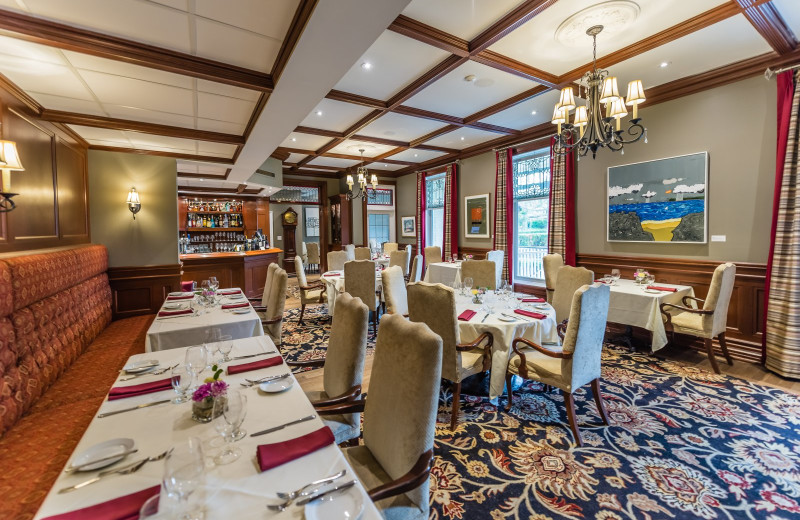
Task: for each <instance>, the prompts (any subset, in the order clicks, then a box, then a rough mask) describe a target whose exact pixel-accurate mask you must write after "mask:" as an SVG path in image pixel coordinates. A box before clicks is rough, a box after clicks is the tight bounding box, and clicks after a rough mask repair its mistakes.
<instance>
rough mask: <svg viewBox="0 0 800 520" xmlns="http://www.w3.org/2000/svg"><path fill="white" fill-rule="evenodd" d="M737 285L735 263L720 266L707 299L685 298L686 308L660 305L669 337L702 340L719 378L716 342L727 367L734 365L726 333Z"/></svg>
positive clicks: (715, 271)
mask: <svg viewBox="0 0 800 520" xmlns="http://www.w3.org/2000/svg"><path fill="white" fill-rule="evenodd" d="M735 281H736V265H734V264H732V263H730V262H729V263H726V264H721V265H719V266H717V268H716V269H714V275H713V276H712V277H711V285H710V286H709V287H708V294H707V295H706V299H705V300H703V299H700V298H692V297H691V296H684V297H683V300H682V303H683V305H675V304H672V303H662V304H661V314H662V315H663V318H664V322H665V324H664V327H665V328H666V329H667V330H668V331H670V333H671V334H670V335H671V336H674V334H675V333H676V332H677V333H678V334H689V335H691V336H695V337H698V338H703V339H704V340H705V344H706V351H707V352H708V360H709V361H710V362H711V368H713V369H714V372H716V373H717V374H719V365H717V359H716V357H715V356H714V344H713V342H714V338H715V337H716V338H717V339H718V340H719V346H720V347H721V348H722V355H723V356H725V361H727V362H728V365H731V366H732V365H733V359H731V355H730V354H729V353H728V344H727V342H726V341H725V329H726V327H727V320H728V305H729V304H730V301H731V293H732V292H733V285H734V282H735ZM691 302H696V303H701V304H703V308H702V309H697V308H696V305H693V304H692V303H691Z"/></svg>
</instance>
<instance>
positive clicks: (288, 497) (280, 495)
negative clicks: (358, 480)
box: [275, 469, 347, 500]
mask: <svg viewBox="0 0 800 520" xmlns="http://www.w3.org/2000/svg"><path fill="white" fill-rule="evenodd" d="M345 473H347V470H346V469H343V470H342V471H340V472H339V473H337V474H335V475H331V476H330V477H325V478H321V479H319V480H315V481H314V482H309V483H308V484H306V485H305V486H303V487H301V488H300V489H297V490H295V491H291V492H289V493H286V492H284V491H278V492H277V493H275V494H276V495H277V496H278V498H280V499H281V500H295V499H296V498H297V497H299V496H300V495H303V494H304V493H303V491H305V490H306V489H307V488H310V487H311V486H319V485H320V484H327V483H328V482H333V481H334V480H336V479H337V478H340V477H343V476H344V474H345Z"/></svg>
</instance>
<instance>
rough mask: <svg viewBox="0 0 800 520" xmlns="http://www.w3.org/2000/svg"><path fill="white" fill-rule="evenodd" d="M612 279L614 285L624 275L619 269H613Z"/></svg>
mask: <svg viewBox="0 0 800 520" xmlns="http://www.w3.org/2000/svg"><path fill="white" fill-rule="evenodd" d="M611 278H612V280H613V282H612V283H617V280H619V279H620V278H622V273H620V272H619V269H612V270H611Z"/></svg>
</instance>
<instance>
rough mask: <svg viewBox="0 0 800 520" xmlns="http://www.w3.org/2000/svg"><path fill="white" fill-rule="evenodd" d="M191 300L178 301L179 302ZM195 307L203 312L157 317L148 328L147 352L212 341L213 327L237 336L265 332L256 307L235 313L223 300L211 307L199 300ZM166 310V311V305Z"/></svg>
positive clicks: (257, 334) (232, 301) (231, 301)
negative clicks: (227, 308)
mask: <svg viewBox="0 0 800 520" xmlns="http://www.w3.org/2000/svg"><path fill="white" fill-rule="evenodd" d="M195 299H196V298H195ZM191 301H192V300H178V301H177V302H175V303H187V302H191ZM246 301H247V300H246V299H240V300H228V299H227V298H225V297H223V298H222V299H221V300H220V302H221V303H235V302H246ZM193 306H194V308H195V309H199V312H201V314H198V315H197V316H191V315H187V316H180V317H174V318H167V319H159V318H156V319H155V320H153V323H152V324H151V325H150V328H149V329H148V330H147V339H146V340H145V352H156V351H159V350H167V349H171V348H180V347H188V346H190V345H199V344H201V343H203V342H205V341H208V332H209V330H210V329H211V328H215V329H218V331H219V334H221V335H223V336H230V337H231V338H233V339H241V338H249V337H252V336H263V335H264V328H263V327H262V326H261V318H260V317H259V316H258V314H256V311H255V310H253V308H252V307H250V312H248V313H247V314H234V313H233V312H230V311H226V310H222V305H221V304H220V303H218V304H217V305H215V306H213V307H211V308H203V307H201V306H200V305H198V304H197V303H196V302H195V303H193ZM162 310H164V309H163V307H162Z"/></svg>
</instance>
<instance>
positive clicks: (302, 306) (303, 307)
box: [297, 303, 306, 325]
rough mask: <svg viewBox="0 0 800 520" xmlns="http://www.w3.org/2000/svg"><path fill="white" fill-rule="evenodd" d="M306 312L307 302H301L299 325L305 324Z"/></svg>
mask: <svg viewBox="0 0 800 520" xmlns="http://www.w3.org/2000/svg"><path fill="white" fill-rule="evenodd" d="M305 312H306V304H305V303H302V304H300V320H298V322H297V323H298V325H302V324H303V314H305Z"/></svg>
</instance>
